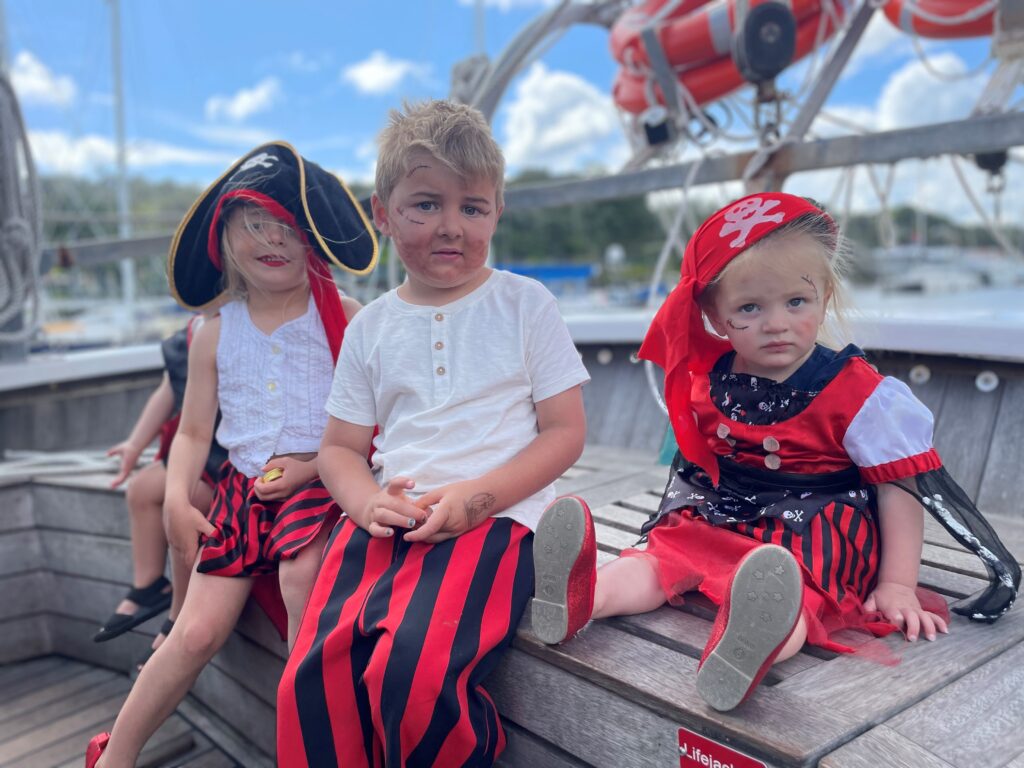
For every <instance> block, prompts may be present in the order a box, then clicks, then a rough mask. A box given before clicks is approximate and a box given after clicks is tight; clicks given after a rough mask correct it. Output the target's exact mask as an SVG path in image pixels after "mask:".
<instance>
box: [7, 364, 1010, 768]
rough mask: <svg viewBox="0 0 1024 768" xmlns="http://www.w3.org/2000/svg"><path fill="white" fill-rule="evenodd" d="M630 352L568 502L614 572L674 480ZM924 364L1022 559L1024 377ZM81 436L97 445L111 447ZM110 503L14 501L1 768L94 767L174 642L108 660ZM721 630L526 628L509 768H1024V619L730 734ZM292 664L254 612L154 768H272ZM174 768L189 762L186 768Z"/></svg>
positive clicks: (832, 663) (610, 372) (971, 586)
mask: <svg viewBox="0 0 1024 768" xmlns="http://www.w3.org/2000/svg"><path fill="white" fill-rule="evenodd" d="M611 349H613V351H614V353H615V354H614V357H615V362H614V363H613V364H612V365H611V366H610V367H608V368H605V369H603V370H602V369H601V368H599V364H598V363H597V362H596V361H595V359H594V358H595V349H594V348H593V347H588V348H586V349H584V350H583V352H584V358H585V361H586V362H587V365H588V367H590V369H591V372H592V374H594V381H593V382H592V383H591V384H590V385H588V387H587V388H586V389H585V390H584V395H585V398H586V405H587V411H588V417H589V422H590V423H589V432H588V443H589V444H588V447H587V449H586V451H585V452H584V455H583V457H582V458H581V460H580V461H579V462H578V463H577V464H576V465H575V466H574V467H573V468H572V469H571V470H570V471H569V472H567V473H566V475H565V477H564V478H563V479H562V480H561V481H560V483H559V491H560V492H562V493H575V494H579V495H581V496H582V497H583V498H585V499H586V500H587V501H588V502H589V503H590V505H591V507H592V509H593V511H594V516H595V520H596V523H597V535H598V542H599V546H600V555H599V556H600V558H601V559H602V560H607V559H610V558H612V557H613V556H614V555H615V553H617V552H618V551H619V550H621V549H622V548H624V547H627V546H631V545H632V544H633V543H634V542H635V541H636V539H637V535H638V529H639V526H640V524H641V523H642V522H643V521H644V520H645V519H646V518H647V515H648V514H649V513H650V512H651V511H652V510H653V509H654V507H655V505H656V504H657V502H658V500H659V498H660V495H661V491H662V489H663V487H664V484H665V481H666V479H667V468H666V467H664V466H658V465H656V464H655V458H654V457H655V455H656V453H657V449H658V446H659V445H660V443H661V436H662V435H663V433H664V417H663V416H662V415H661V414H660V413H658V412H657V409H656V407H655V406H654V404H653V401H652V399H651V398H650V396H649V395H648V393H647V392H646V384H645V383H644V381H643V372H642V369H641V367H640V366H634V365H629V364H628V363H625V360H626V359H627V358H628V352H629V348H628V347H626V346H624V345H623V346H615V345H613V346H612V347H611ZM921 361H922V358H915V357H914V356H902V357H897V358H894V359H889V360H882V361H881V362H880V365H881V367H882V369H883V371H885V372H893V373H897V374H899V375H902V376H904V377H905V376H906V374H907V372H908V370H909V369H910V367H911V365H913V364H915V363H916V362H921ZM923 361H924V362H927V363H928V365H929V366H930V367H931V370H932V377H931V380H930V381H929V382H927V383H924V384H921V385H915V386H914V389H915V392H917V394H918V396H919V397H921V398H922V400H924V401H925V402H926V403H927V404H928V405H929V406H930V407H931V408H932V409H933V411H934V412H935V413H936V416H937V419H936V445H937V447H938V448H939V451H940V453H941V454H942V455H943V457H944V459H945V461H946V464H947V466H949V468H950V470H951V472H952V473H953V474H954V476H956V477H957V478H958V479H959V480H960V481H961V484H962V485H964V487H965V488H966V489H967V490H968V492H969V493H971V494H972V495H975V497H976V498H977V499H978V502H979V506H980V507H981V508H982V510H983V511H985V512H986V513H987V514H988V515H989V519H990V521H991V522H992V523H993V524H994V525H995V527H996V528H997V529H998V530H999V531H1000V534H1001V535H1002V537H1003V539H1004V541H1005V542H1006V544H1007V546H1008V547H1009V548H1010V550H1011V551H1012V552H1014V553H1015V554H1016V556H1017V557H1018V559H1020V558H1021V556H1022V554H1024V516H1022V515H1021V511H1020V507H1021V504H1020V499H1021V498H1024V472H1022V471H1021V470H1022V468H1024V440H1021V437H1020V436H1021V434H1024V415H1022V414H1024V367H1022V366H1019V365H1013V364H1005V363H995V362H991V363H989V362H981V361H973V362H971V361H963V360H953V359H948V358H947V359H942V358H934V357H931V358H923ZM983 368H992V369H993V370H995V371H996V372H997V373H998V374H999V376H1000V378H1001V383H1000V386H999V387H998V389H996V390H995V392H991V393H985V392H981V391H980V390H978V389H977V388H975V387H974V381H973V380H974V377H975V375H976V374H977V372H978V371H979V370H981V369H983ZM108 388H113V389H116V387H114V384H113V383H111V384H110V385H109V387H108ZM100 390H102V391H100ZM97 392H98V393H99V394H98V395H96V396H97V397H99V396H102V397H107V396H109V393H107V392H106V390H103V388H99V389H97ZM117 396H119V397H120V396H121V395H120V390H118V394H117ZM54 397H56V398H58V399H56V400H54V399H53V398H54ZM76 397H77V395H76ZM82 397H83V398H89V397H93V394H92V393H91V391H87V392H83V393H82ZM19 398H20V399H18V398H16V400H17V402H15V401H11V402H10V403H8V404H6V405H4V404H2V403H0V406H2V407H0V411H3V412H4V415H3V418H2V419H0V422H2V423H3V424H6V425H10V424H12V423H13V421H17V419H22V420H26V419H27V420H28V421H31V422H32V423H33V424H34V423H36V417H35V416H33V417H32V418H29V415H28V414H29V413H30V412H32V410H33V408H35V407H36V406H37V405H38V406H39V407H40V408H42V411H40V413H39V414H38V417H39V419H40V420H41V421H45V422H47V423H49V424H51V425H61V426H59V427H54V428H55V429H63V428H67V430H69V431H68V432H67V434H69V435H70V434H72V432H75V429H72V427H75V425H76V424H78V421H82V419H85V418H86V415H87V414H90V413H93V414H99V413H106V412H107V411H104V410H103V408H102V407H99V406H96V407H89V406H88V405H87V402H86V400H81V401H78V400H75V398H74V397H72V396H71V393H68V392H63V393H61V392H56V393H53V392H49V391H47V392H40V393H38V396H37V395H35V394H32V393H29V394H26V395H19ZM72 401H74V402H77V403H78V405H77V406H76V407H75V408H73V409H71V410H72V411H73V412H74V414H78V415H77V416H75V418H77V419H78V421H68V422H65V421H64V420H62V419H59V418H57V419H53V418H51V417H52V416H53V414H50V415H49V416H47V413H48V411H47V412H45V413H44V411H46V408H43V405H46V407H47V408H50V410H52V409H53V408H55V407H57V406H58V405H59V406H60V407H64V404H66V403H70V402H72ZM89 402H91V401H89ZM47 404H48V405H47ZM69 408H70V406H69ZM108 410H109V409H108ZM127 410H129V411H130V410H131V409H127ZM132 412H134V411H132ZM71 415H72V414H71V411H69V418H70V417H71ZM89 418H92V417H91V416H90V417H89ZM12 420H13V421H12ZM90 424H91V422H90ZM79 426H81V427H83V429H84V431H85V432H90V431H91V430H93V429H99V428H100V426H101V425H93V426H89V425H87V424H85V422H83V423H82V424H80V425H79ZM86 427H88V428H86ZM40 428H41V427H40ZM123 430H124V427H123V425H118V426H116V429H112V430H111V431H112V432H113V433H114V434H117V435H120V434H122V432H123ZM35 431H38V430H36V429H35V428H34V427H33V429H32V430H28V431H27V432H25V433H24V434H35ZM10 434H12V433H7V435H8V436H9V435H10ZM103 439H104V440H105V439H106V438H103ZM612 445H614V446H615V447H610V446H612ZM38 447H45V446H38ZM68 447H71V446H68ZM109 481H110V477H109V476H85V475H68V476H56V477H48V478H44V477H39V478H36V479H34V480H32V481H31V482H28V481H23V482H13V483H9V484H8V485H7V486H4V487H0V595H2V597H0V665H3V666H0V766H6V765H26V766H33V768H35V767H36V766H39V768H45V766H49V765H54V766H56V765H65V764H66V765H81V755H82V753H83V751H84V748H85V743H86V741H87V739H88V737H89V736H90V735H91V734H92V733H94V732H96V731H98V730H101V729H102V728H103V727H104V726H105V725H107V724H109V723H110V722H111V720H112V718H113V717H114V715H115V713H116V711H117V708H118V707H119V706H120V702H121V701H122V700H123V697H124V694H125V691H126V690H127V687H128V685H129V683H128V681H127V678H126V677H125V676H124V673H126V672H127V671H128V670H129V669H130V667H131V665H132V662H133V660H134V659H135V658H136V657H137V656H138V655H139V654H141V653H142V651H143V650H144V649H145V647H146V646H147V645H148V644H149V642H150V639H151V638H152V633H153V632H154V631H155V628H156V627H157V626H159V619H154V620H153V621H152V622H149V623H147V624H145V625H143V626H142V627H140V628H139V629H138V630H137V631H133V632H131V633H128V634H127V635H125V636H124V637H122V638H119V639H117V640H114V641H111V642H108V643H103V644H99V645H97V644H94V643H93V642H92V641H91V636H92V633H93V632H94V631H95V628H96V626H97V625H98V624H99V622H100V621H102V619H104V618H105V617H106V616H107V615H108V614H109V612H110V610H111V609H112V607H113V606H114V605H115V604H116V602H117V600H118V599H119V598H120V597H121V595H123V594H124V591H125V589H126V588H127V586H128V584H129V582H130V577H131V565H130V563H131V559H130V548H129V542H128V531H127V523H126V514H125V510H124V501H123V496H122V494H121V493H120V492H112V491H110V490H108V487H107V486H108V485H109ZM981 576H982V566H981V564H980V563H979V562H978V561H977V560H976V559H974V558H973V557H972V556H970V555H968V554H967V553H965V552H963V551H962V550H960V549H959V548H957V547H956V545H955V544H954V543H953V541H952V540H951V539H950V538H949V537H948V536H947V534H946V533H945V532H944V531H943V530H942V529H941V528H939V527H938V526H937V525H935V524H933V523H932V521H931V520H930V519H928V526H927V530H926V545H925V549H924V555H923V565H922V575H921V580H922V582H923V583H924V584H925V585H927V586H930V587H932V588H933V589H935V590H936V591H938V592H940V593H941V594H944V595H946V596H947V597H948V598H949V599H950V600H951V601H955V600H958V599H960V598H962V597H964V596H965V595H968V594H971V593H973V592H975V591H977V590H978V589H980V588H981V586H982V581H981V578H980V577H981ZM712 615H713V614H712V610H711V609H710V608H709V606H707V605H706V604H703V603H702V602H700V601H694V602H692V603H690V604H688V605H687V606H686V607H685V608H684V609H682V610H679V609H675V608H670V607H665V608H662V609H660V610H658V611H655V612H653V613H650V614H647V615H643V616H635V617H628V618H617V619H612V620H606V621H600V622H595V623H593V624H592V625H591V626H590V627H588V628H587V629H586V630H585V631H584V632H583V633H582V634H581V635H579V636H578V637H577V638H576V639H574V640H572V641H571V642H569V643H567V644H565V645H563V646H558V647H547V646H543V645H540V644H538V643H537V642H536V641H534V640H533V639H532V637H531V636H530V634H529V630H528V627H529V617H526V619H524V622H523V625H522V627H521V628H520V632H519V634H518V637H517V638H516V640H515V643H514V646H513V648H512V649H511V650H510V651H509V653H508V654H507V656H506V658H505V659H504V661H503V662H502V664H501V666H500V667H499V668H498V669H497V670H496V672H495V673H494V674H493V675H492V676H491V678H490V679H489V680H488V681H487V683H486V687H487V688H488V690H489V691H490V693H491V694H492V696H493V697H494V699H495V701H496V702H497V704H498V707H499V709H500V711H501V712H502V715H503V717H504V719H505V723H506V730H507V732H508V736H509V745H508V749H507V751H506V752H505V754H504V755H503V756H502V759H501V761H500V763H501V765H504V766H529V768H547V766H553V767H554V768H573V767H575V768H580V766H586V765H594V766H613V767H614V768H619V767H620V766H621V767H623V768H628V767H629V766H644V767H645V768H646V767H647V766H666V767H670V766H678V765H680V756H679V746H678V745H679V729H680V728H681V727H682V728H687V729H689V730H690V731H692V732H695V733H698V734H702V735H703V736H705V737H707V738H710V739H712V740H714V741H715V742H718V743H720V744H725V745H728V746H729V747H731V748H733V749H735V750H739V751H741V752H743V753H746V754H748V755H750V756H752V757H753V758H754V759H756V760H759V761H762V762H763V763H765V764H766V765H769V766H779V767H782V766H822V767H823V768H860V766H865V768H866V767H867V766H908V767H913V768H918V766H921V767H923V768H930V767H931V766H936V767H942V766H952V767H953V768H988V767H989V766H992V767H994V766H1002V765H1010V766H1016V767H1017V768H1024V735H1022V734H1024V643H1021V640H1022V638H1024V607H1022V605H1017V606H1015V607H1014V609H1013V610H1012V611H1011V612H1010V613H1009V614H1008V615H1007V616H1005V617H1003V618H1002V619H1001V620H1000V621H999V622H997V623H996V624H994V625H991V626H988V625H978V624H973V623H971V622H968V621H967V620H966V619H963V618H962V617H959V616H957V617H954V619H953V626H952V630H951V632H950V634H949V635H948V636H942V637H940V638H939V640H938V641H936V642H935V643H927V642H923V641H922V642H918V643H916V644H906V643H904V642H903V641H902V639H901V638H899V637H898V636H897V637H891V638H888V639H886V640H883V641H881V642H884V643H886V644H887V645H889V646H890V647H891V648H893V649H894V650H895V651H896V652H898V653H900V654H901V656H902V663H901V664H899V665H898V666H895V667H885V666H881V665H879V664H875V663H872V662H868V661H863V660H858V659H855V658H849V657H828V655H827V654H821V653H817V652H815V653H806V652H805V653H801V654H798V655H797V656H796V657H794V658H792V659H790V660H788V661H786V662H785V663H783V664H781V665H779V666H778V667H777V668H775V669H774V670H773V671H772V672H771V674H770V675H769V677H768V678H767V680H766V685H764V686H763V688H762V689H761V690H759V691H758V692H757V694H756V696H755V697H754V698H752V699H751V700H750V701H749V702H747V703H745V704H744V705H742V706H741V707H739V708H738V709H736V710H735V711H733V712H732V713H728V714H721V713H717V712H715V711H713V710H711V709H710V708H708V707H707V706H706V705H704V704H703V702H702V701H701V700H700V698H699V697H698V696H697V695H696V691H695V687H694V680H695V670H696V665H697V659H698V658H699V656H700V653H701V650H702V649H703V646H704V643H705V640H706V638H707V635H708V631H709V629H710V621H709V620H710V618H711V616H712ZM284 654H285V648H284V644H283V643H282V642H281V641H280V640H279V638H278V637H277V636H276V634H275V633H274V632H273V630H272V629H271V627H270V625H269V623H268V622H267V621H266V620H265V618H264V617H263V616H262V615H261V614H260V613H259V611H258V610H257V609H254V608H253V607H252V606H250V607H248V608H247V609H246V611H245V613H244V615H243V618H242V621H241V623H240V625H239V628H238V631H237V632H235V633H234V634H233V635H232V637H231V638H230V639H229V640H228V643H227V645H226V646H225V648H224V650H223V651H222V652H221V653H220V654H219V655H218V656H217V657H216V658H215V659H214V660H213V662H212V663H211V664H210V665H209V666H208V668H207V669H206V670H205V671H204V672H203V674H202V675H201V676H200V677H199V680H198V681H197V683H196V685H195V686H194V688H193V690H192V693H191V694H190V696H189V697H188V698H187V699H186V701H185V702H184V704H183V705H182V707H181V708H179V710H178V715H177V716H176V718H175V719H172V720H171V721H170V722H169V723H168V725H167V726H165V728H164V730H163V731H161V733H160V735H159V736H158V737H157V738H155V739H154V741H153V742H152V743H151V745H150V750H151V751H150V752H149V754H148V755H147V760H149V761H151V763H152V764H162V765H187V766H189V767H190V768H198V767H199V766H205V765H210V766H221V765H231V764H233V763H237V764H240V765H244V766H270V765H272V764H273V762H274V760H273V754H274V747H275V739H274V728H273V723H274V700H275V693H276V684H277V680H278V677H279V675H280V673H281V670H282V668H283V665H284ZM110 670H115V671H116V672H112V671H110ZM117 673H120V674H117ZM171 753H175V754H177V755H178V756H177V757H176V758H173V759H169V758H168V756H169V755H170V754H171ZM153 761H155V762H153ZM690 764H691V765H692V764H693V763H690ZM698 765H699V763H698ZM707 765H709V766H710V765H713V763H710V762H709V763H707ZM724 765H728V763H723V768H724Z"/></svg>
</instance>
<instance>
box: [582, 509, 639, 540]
mask: <svg viewBox="0 0 1024 768" xmlns="http://www.w3.org/2000/svg"><path fill="white" fill-rule="evenodd" d="M590 513H591V515H593V517H594V522H595V523H603V524H604V525H607V526H611V527H614V528H620V529H621V530H624V531H628V532H629V533H631V534H632V535H633V537H634V540H635V539H636V537H639V536H640V526H642V525H643V524H644V523H645V522H647V518H648V515H647V514H646V513H644V512H637V511H636V510H635V509H630V508H629V507H624V506H622V505H621V504H602V505H601V506H600V507H594V508H593V509H591V510H590Z"/></svg>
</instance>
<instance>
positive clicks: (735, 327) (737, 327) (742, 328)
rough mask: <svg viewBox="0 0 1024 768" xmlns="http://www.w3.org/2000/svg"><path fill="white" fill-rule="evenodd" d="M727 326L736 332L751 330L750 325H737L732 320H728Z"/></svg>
mask: <svg viewBox="0 0 1024 768" xmlns="http://www.w3.org/2000/svg"><path fill="white" fill-rule="evenodd" d="M725 324H726V325H728V326H729V327H730V328H732V329H733V330H734V331H745V330H747V328H749V327H750V326H749V325H736V323H734V322H733V321H732V320H731V319H729V320H726V321H725Z"/></svg>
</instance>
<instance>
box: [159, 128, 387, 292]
mask: <svg viewBox="0 0 1024 768" xmlns="http://www.w3.org/2000/svg"><path fill="white" fill-rule="evenodd" d="M233 199H240V200H245V201H247V202H252V203H256V204H259V205H262V206H263V207H264V208H266V209H267V210H268V211H269V212H270V213H272V214H274V215H275V216H277V217H278V218H281V219H284V220H285V221H286V222H287V223H289V224H291V225H292V226H293V227H294V228H295V229H296V231H297V232H298V233H299V234H300V235H301V236H302V237H304V238H305V240H306V242H307V243H308V244H309V246H310V247H311V248H312V250H313V252H314V253H316V254H317V256H319V257H320V258H321V259H323V260H324V261H325V262H327V263H329V264H334V265H336V266H338V267H341V268H342V269H345V270H347V271H349V272H352V273H354V274H357V275H363V274H366V273H367V272H370V271H371V270H372V269H373V268H374V266H375V265H376V263H377V237H376V235H375V234H374V231H373V227H371V226H370V222H369V220H368V219H367V217H366V214H365V213H364V211H363V208H362V206H360V204H359V201H358V200H357V199H356V198H355V196H354V195H353V194H352V193H351V192H350V191H349V189H348V187H347V186H345V182H344V181H342V180H341V179H340V178H338V177H337V176H334V175H333V174H331V173H328V172H327V171H325V170H324V169H323V168H321V167H320V166H319V165H317V164H316V163H311V162H309V161H308V160H306V159H305V158H304V157H302V156H301V155H300V154H299V153H298V152H296V151H295V148H294V147H293V146H291V145H290V144H287V143H286V142H283V141H273V142H270V143H269V144H262V145H260V146H258V147H256V148H255V149H253V150H252V151H250V152H248V153H247V154H246V155H245V156H244V157H242V158H240V159H239V160H238V161H236V162H235V163H234V164H233V165H232V166H231V167H230V168H228V169H227V171H225V172H224V174H223V175H222V176H221V177H220V178H219V179H217V180H216V181H215V182H214V183H213V184H211V185H210V186H209V187H208V188H207V189H206V191H205V192H203V194H201V195H200V196H199V199H198V200H196V202H195V203H194V204H193V205H192V208H191V209H190V210H189V211H188V213H186V214H185V218H184V219H182V221H181V224H179V225H178V231H177V232H175V233H174V238H173V239H172V240H171V250H170V253H169V254H168V258H167V280H168V282H169V283H170V288H171V295H173V296H174V298H175V299H176V300H177V302H178V303H179V304H181V305H182V306H184V307H186V308H188V309H202V308H203V307H204V306H205V305H207V304H209V303H211V302H212V301H214V300H215V299H217V298H218V297H219V296H220V294H221V293H222V291H223V289H222V286H221V274H222V266H221V254H220V235H221V232H222V231H223V226H224V218H223V217H222V216H221V212H222V209H223V205H224V203H225V202H226V201H228V200H233Z"/></svg>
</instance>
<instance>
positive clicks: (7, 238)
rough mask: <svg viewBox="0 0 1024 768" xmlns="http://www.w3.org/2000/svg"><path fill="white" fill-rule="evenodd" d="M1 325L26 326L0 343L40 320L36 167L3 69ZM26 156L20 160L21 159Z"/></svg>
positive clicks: (23, 334) (23, 335) (29, 331)
mask: <svg viewBox="0 0 1024 768" xmlns="http://www.w3.org/2000/svg"><path fill="white" fill-rule="evenodd" d="M0 158H3V160H4V163H3V164H2V165H0V327H3V326H4V325H6V324H8V323H10V322H11V321H12V320H16V319H17V318H19V317H21V316H22V312H23V310H24V307H25V304H26V303H27V302H28V301H29V300H31V305H32V314H31V317H30V318H29V319H28V321H27V322H25V324H24V327H23V328H20V329H18V330H14V331H2V332H0V342H5V341H7V342H11V341H23V340H24V339H27V338H29V337H30V336H32V335H33V334H34V333H35V331H36V328H37V327H38V323H39V286H38V283H39V251H38V243H39V239H40V237H39V232H40V223H39V222H40V218H39V198H38V194H39V193H38V189H39V187H38V184H37V180H36V174H35V166H34V165H33V163H32V156H31V153H30V152H29V148H28V136H27V135H26V133H25V123H24V121H23V120H22V117H21V110H19V109H18V100H17V97H16V95H15V93H14V88H13V86H12V85H11V82H10V80H9V79H8V78H7V76H6V75H4V74H0ZM19 161H21V162H19Z"/></svg>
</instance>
